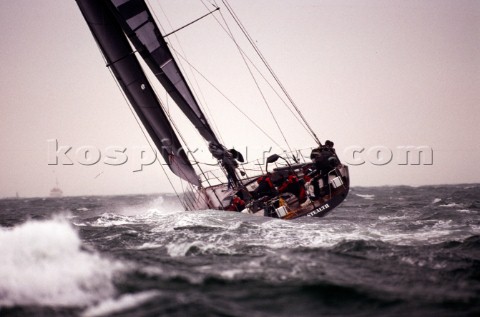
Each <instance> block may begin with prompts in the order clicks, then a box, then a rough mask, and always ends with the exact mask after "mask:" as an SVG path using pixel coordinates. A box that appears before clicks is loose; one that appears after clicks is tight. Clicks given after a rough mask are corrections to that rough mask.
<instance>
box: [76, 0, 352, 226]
mask: <svg viewBox="0 0 480 317" xmlns="http://www.w3.org/2000/svg"><path fill="white" fill-rule="evenodd" d="M76 1H77V4H78V6H79V8H80V11H81V12H82V14H83V17H84V18H85V21H86V22H87V25H88V27H89V28H90V31H91V33H92V35H93V37H94V38H95V40H96V42H97V44H98V47H99V49H100V51H101V53H102V55H103V57H104V59H105V62H106V65H107V66H108V68H109V69H110V71H111V72H112V73H113V75H114V77H115V79H116V81H117V82H118V84H119V86H120V88H121V90H122V91H123V93H124V95H125V96H126V98H127V99H128V101H129V104H130V106H131V108H132V109H133V110H134V112H135V114H136V116H137V118H138V120H139V122H141V125H142V126H143V129H144V131H145V132H146V133H147V134H148V136H149V138H150V140H151V142H152V146H153V147H155V148H156V150H157V151H158V152H159V153H160V154H161V156H162V157H163V160H164V162H165V163H166V165H168V167H169V168H170V170H171V171H172V172H173V173H174V174H175V175H176V176H177V177H179V178H180V179H182V180H183V181H184V182H185V184H186V185H185V186H184V188H183V191H184V192H183V193H182V194H181V195H178V196H179V198H180V199H181V202H182V204H183V206H184V208H185V209H186V210H204V209H218V210H226V211H241V212H243V213H249V214H252V215H260V216H268V217H275V218H281V219H294V218H298V217H303V216H314V217H321V216H324V215H326V214H328V213H329V212H330V211H331V210H333V209H334V208H335V207H336V206H338V205H339V204H340V203H341V202H342V201H343V200H344V199H345V197H346V196H347V194H348V191H349V173H348V167H347V166H345V165H343V164H342V163H341V161H340V159H339V158H338V156H337V155H336V153H335V149H334V148H333V142H331V141H328V142H327V141H326V142H324V143H322V142H321V141H320V140H319V138H318V137H317V136H316V134H315V132H314V130H313V129H312V128H311V126H310V124H309V123H308V121H307V120H306V119H305V117H304V116H303V114H302V113H301V111H300V110H299V107H297V105H296V104H295V103H294V102H293V100H292V99H291V97H290V96H289V95H288V93H287V92H286V90H285V89H284V87H283V85H282V84H281V82H280V81H279V79H278V77H277V76H276V75H275V74H274V72H273V70H272V69H271V67H270V66H269V65H268V63H267V62H266V60H265V59H264V58H263V56H261V53H260V51H259V50H258V48H256V47H255V51H256V52H257V53H258V54H259V55H260V56H261V60H262V61H264V63H265V65H266V66H267V69H268V70H269V72H270V74H271V76H272V77H273V79H274V82H276V84H277V85H278V86H279V88H280V90H281V91H282V92H283V93H284V94H285V96H286V98H287V99H288V100H289V102H290V104H291V107H292V108H293V111H295V112H296V116H297V118H299V120H301V122H302V124H303V126H304V127H305V128H306V130H307V131H308V132H309V134H310V136H311V137H312V139H313V141H314V143H313V146H312V149H310V151H309V153H307V154H306V155H305V154H304V153H302V152H301V151H291V152H286V151H285V152H282V153H280V154H272V155H269V156H268V157H266V158H264V160H263V161H262V160H261V159H260V160H257V161H245V158H244V157H243V155H242V153H240V151H238V150H235V149H229V148H228V147H226V146H225V145H224V144H223V143H222V141H221V140H222V138H221V137H219V136H220V134H217V133H216V132H215V131H214V129H213V128H212V125H211V124H210V120H209V119H207V116H206V115H205V114H204V110H203V107H202V106H201V105H200V103H199V102H198V100H197V98H196V97H195V94H194V92H193V89H192V88H191V85H190V84H189V82H188V81H187V80H186V78H185V76H184V74H183V72H182V69H181V67H180V66H179V62H178V61H177V60H176V59H175V58H174V54H173V53H172V48H171V43H167V40H166V38H167V36H168V35H170V34H171V33H173V32H176V31H173V32H170V33H168V34H165V32H162V31H161V30H160V28H159V27H158V24H157V22H156V18H155V15H153V14H152V12H151V10H150V8H149V6H147V4H146V3H145V1H144V0H76ZM227 3H228V2H226V1H224V4H227ZM226 9H227V11H228V12H230V13H231V14H233V16H234V17H235V21H237V23H240V21H239V20H238V17H236V16H235V14H234V12H233V9H232V8H231V7H230V6H229V5H226ZM218 10H219V8H216V9H215V10H213V11H211V12H208V13H207V14H205V15H204V16H203V17H200V18H199V19H201V18H204V17H207V16H209V15H213V14H215V13H216V12H217V11H218ZM199 19H197V20H199ZM192 23H193V22H192ZM192 23H190V24H192ZM190 24H189V25H190ZM239 26H240V27H241V28H242V30H243V31H244V33H245V34H246V35H247V37H248V34H247V33H246V30H245V29H244V28H243V26H242V25H241V24H239ZM192 27H194V26H192ZM177 31H178V30H177ZM250 43H251V44H252V45H253V46H255V44H254V42H253V41H250ZM199 49H201V47H199ZM140 60H142V61H143V62H144V64H142V63H143V62H142V63H140ZM145 64H146V67H143V66H142V65H145ZM147 71H149V72H151V73H152V74H153V75H154V77H155V80H157V81H158V82H159V83H160V84H161V86H163V89H164V90H165V92H166V93H167V94H168V96H169V98H171V100H173V102H174V103H175V105H176V106H177V107H178V108H179V109H180V110H181V111H182V112H183V114H184V115H185V117H186V118H188V120H189V122H190V123H191V124H192V125H193V126H194V127H195V128H196V130H197V131H198V133H199V134H200V136H201V137H202V138H203V139H204V140H205V141H206V142H207V143H208V150H209V152H210V154H211V158H212V159H214V162H213V163H214V164H206V165H216V168H217V169H216V170H210V169H208V170H207V166H202V164H201V163H200V162H198V161H197V160H196V159H195V158H194V155H193V153H191V152H190V151H187V150H185V149H188V144H187V143H188V142H187V141H186V140H185V139H184V138H183V137H181V134H180V133H179V130H178V129H177V125H176V124H175V121H174V120H173V119H172V117H171V116H170V115H169V114H168V112H166V111H165V105H164V102H162V101H160V100H161V98H160V97H159V95H157V94H156V92H155V90H154V88H153V87H152V84H151V83H150V82H149V80H148V78H147V75H146V72H147ZM210 107H211V106H210ZM292 113H293V112H292ZM292 115H293V114H292ZM277 125H278V124H277ZM282 136H283V137H284V139H285V136H284V135H283V132H282ZM252 163H253V165H254V168H247V166H248V165H249V164H252Z"/></svg>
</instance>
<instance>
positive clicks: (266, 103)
mask: <svg viewBox="0 0 480 317" xmlns="http://www.w3.org/2000/svg"><path fill="white" fill-rule="evenodd" d="M220 15H221V16H222V19H223V21H224V23H225V25H226V26H227V29H228V31H229V32H230V34H231V36H232V38H233V42H234V43H235V45H236V47H237V49H238V51H239V52H240V55H241V56H242V59H243V62H244V63H245V66H246V67H247V69H248V71H249V73H250V76H252V79H253V81H254V83H255V85H256V86H257V89H258V91H259V93H260V95H261V96H262V99H263V101H264V102H265V105H266V106H267V108H268V111H269V112H270V115H271V116H272V118H273V121H275V124H276V125H277V127H278V130H279V131H280V134H281V135H282V137H283V140H284V141H285V143H286V144H287V147H288V149H289V150H290V151H292V149H291V148H290V144H289V143H288V141H287V138H286V137H285V134H284V133H283V131H282V128H281V127H280V124H279V123H278V121H277V118H276V117H275V115H274V114H273V111H272V109H271V107H270V105H269V103H268V101H267V99H266V98H265V95H264V94H263V92H262V90H261V89H260V86H259V84H258V82H257V79H256V78H255V76H254V75H253V72H252V70H251V68H250V67H249V66H248V63H247V60H246V59H245V56H244V55H243V54H242V50H241V49H240V45H239V44H238V42H237V41H236V40H235V39H234V37H233V33H232V32H231V30H230V28H229V27H228V24H227V22H226V20H225V18H224V16H223V14H222V12H220Z"/></svg>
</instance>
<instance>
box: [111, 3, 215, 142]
mask: <svg viewBox="0 0 480 317" xmlns="http://www.w3.org/2000/svg"><path fill="white" fill-rule="evenodd" d="M111 3H112V4H113V6H114V7H115V10H116V15H117V16H118V19H119V22H120V24H121V26H122V28H123V30H124V32H125V33H126V34H127V35H128V37H129V39H130V41H131V42H132V44H133V45H134V46H135V48H136V49H137V51H138V52H139V53H140V55H141V56H142V58H143V59H144V60H145V62H146V63H147V65H148V67H149V68H150V69H151V70H152V72H153V74H155V76H156V77H157V79H158V81H159V82H160V83H161V84H162V86H163V87H164V89H165V90H166V91H167V93H168V94H169V95H170V97H171V98H172V99H173V101H174V102H175V103H176V104H177V106H178V107H179V108H180V109H181V110H182V112H183V113H184V114H185V116H186V117H187V118H188V119H189V120H190V122H191V123H192V124H193V125H194V126H195V128H196V129H197V130H198V132H199V133H200V135H201V136H202V137H203V138H204V139H205V140H206V141H207V142H209V143H214V144H220V142H219V140H218V137H217V136H216V135H215V133H214V132H213V129H212V128H211V126H210V124H209V122H208V121H207V119H206V116H205V115H204V113H203V111H202V110H201V108H200V105H199V103H198V102H197V100H196V99H195V97H194V95H193V92H192V90H191V89H190V87H189V85H188V84H187V81H186V79H185V77H184V76H183V74H182V72H181V71H180V67H179V65H178V64H177V62H176V61H175V59H174V57H173V54H172V52H171V51H170V49H169V47H168V44H167V42H166V41H165V39H164V38H163V35H162V33H161V31H160V29H159V28H158V26H157V25H156V23H155V22H154V19H153V15H152V14H151V13H150V10H149V9H148V7H147V5H146V4H145V2H144V1H143V0H112V2H111Z"/></svg>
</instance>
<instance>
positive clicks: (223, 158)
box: [208, 142, 243, 188]
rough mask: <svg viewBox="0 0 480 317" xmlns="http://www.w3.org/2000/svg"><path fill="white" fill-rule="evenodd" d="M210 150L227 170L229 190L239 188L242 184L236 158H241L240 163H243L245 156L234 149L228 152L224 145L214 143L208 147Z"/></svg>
mask: <svg viewBox="0 0 480 317" xmlns="http://www.w3.org/2000/svg"><path fill="white" fill-rule="evenodd" d="M208 149H209V151H210V153H212V155H213V157H215V158H216V159H217V160H219V161H220V164H221V165H222V167H223V168H224V169H225V172H226V174H227V180H228V188H234V187H239V185H240V182H239V180H238V177H237V173H236V171H235V170H236V168H237V167H238V162H237V161H236V159H235V158H239V160H240V161H243V156H242V155H241V154H240V153H239V152H237V151H235V150H233V149H232V150H227V148H225V147H224V146H223V145H218V144H214V143H213V142H212V143H210V144H209V145H208ZM234 154H235V156H234Z"/></svg>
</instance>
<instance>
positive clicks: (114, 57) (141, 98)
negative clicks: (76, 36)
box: [77, 0, 200, 186]
mask: <svg viewBox="0 0 480 317" xmlns="http://www.w3.org/2000/svg"><path fill="white" fill-rule="evenodd" d="M115 2H117V3H118V2H120V1H115ZM123 2H125V1H123ZM77 4H78V6H79V7H80V10H81V11H82V14H83V16H84V18H85V20H86V21H87V24H88V26H89V28H90V31H91V32H92V34H93V36H94V37H95V40H96V41H97V44H98V46H99V47H100V49H101V51H102V53H103V55H104V57H105V60H106V62H107V66H109V67H110V69H111V70H112V72H113V74H114V75H115V77H116V78H117V81H118V83H119V84H120V86H121V87H122V89H123V91H124V92H125V95H126V96H127V98H128V100H129V101H130V104H131V105H132V107H133V109H134V110H135V112H136V114H137V116H138V117H139V118H140V120H141V122H142V124H143V125H144V127H145V130H146V131H147V132H148V134H149V135H150V137H151V139H152V140H153V142H154V143H155V146H156V147H157V149H158V150H159V151H160V153H161V155H162V156H163V158H164V159H165V161H166V162H167V164H168V165H169V167H170V169H171V170H172V171H173V173H175V174H176V175H177V176H179V177H181V178H182V179H184V180H186V181H188V182H190V183H191V184H193V185H196V186H199V185H200V181H199V179H198V177H197V175H196V173H195V170H194V169H193V166H192V164H191V163H190V161H189V160H188V158H187V155H186V153H185V152H184V150H183V148H182V145H181V143H180V141H179V139H178V137H177V135H176V134H175V131H174V130H173V128H172V125H171V124H170V122H169V120H168V117H167V115H166V114H165V113H164V111H163V109H162V107H161V104H160V102H159V100H158V99H157V97H156V95H155V93H154V91H153V88H152V87H151V85H150V84H149V82H148V80H147V78H146V76H145V73H144V72H143V70H142V68H141V66H140V63H139V62H138V60H137V57H136V56H135V54H134V52H133V51H132V47H131V46H130V44H129V42H128V39H127V37H126V36H125V34H124V31H123V30H122V27H121V25H120V24H119V23H118V21H117V18H116V16H115V15H114V13H112V11H111V6H110V5H109V4H108V3H106V1H99V0H77Z"/></svg>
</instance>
